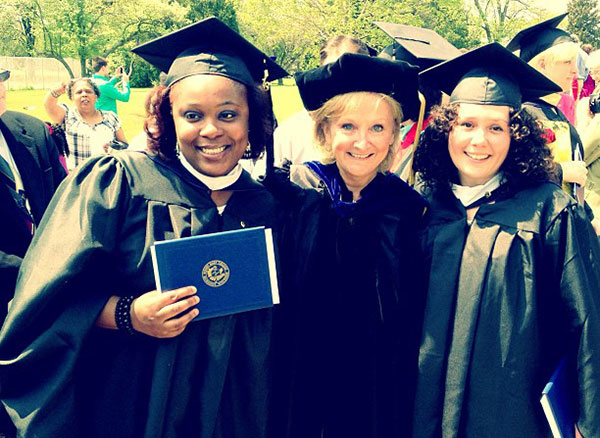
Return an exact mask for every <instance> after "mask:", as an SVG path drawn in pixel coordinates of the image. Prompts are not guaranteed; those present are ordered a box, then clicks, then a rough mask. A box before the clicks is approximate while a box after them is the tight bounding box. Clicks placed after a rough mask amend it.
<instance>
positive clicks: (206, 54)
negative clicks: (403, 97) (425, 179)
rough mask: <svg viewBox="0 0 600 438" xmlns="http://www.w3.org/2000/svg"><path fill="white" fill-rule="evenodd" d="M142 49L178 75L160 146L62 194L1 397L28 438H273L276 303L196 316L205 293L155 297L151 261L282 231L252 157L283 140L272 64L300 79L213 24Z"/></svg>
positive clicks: (7, 349) (11, 345)
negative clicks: (179, 248) (272, 92)
mask: <svg viewBox="0 0 600 438" xmlns="http://www.w3.org/2000/svg"><path fill="white" fill-rule="evenodd" d="M196 44H200V45H199V46H196ZM167 48H168V50H167ZM133 51H134V53H136V54H138V55H140V56H142V57H144V59H147V60H151V61H152V62H154V65H156V66H157V67H158V68H160V69H161V70H163V71H168V77H167V79H166V82H165V85H164V86H158V87H157V88H156V89H155V93H156V94H157V99H156V100H155V101H154V103H153V108H152V109H153V115H154V118H155V120H156V121H157V123H158V124H157V127H158V131H157V132H153V133H151V134H150V135H151V136H152V139H153V142H152V148H151V151H149V152H148V153H145V152H139V151H131V152H129V151H118V152H115V153H114V154H111V155H105V156H100V157H94V158H91V159H90V160H88V161H87V162H85V163H83V164H82V165H80V166H79V167H78V168H77V170H76V171H75V172H74V173H73V175H72V176H70V177H69V178H68V179H67V180H66V181H65V183H64V184H63V185H61V187H60V189H59V190H58V192H57V193H56V195H55V197H54V198H53V201H52V204H51V207H50V208H52V214H51V215H49V216H48V218H47V219H46V220H45V221H44V224H43V225H42V227H41V228H40V230H39V231H40V232H39V236H36V239H35V241H34V243H33V244H32V247H31V249H30V251H29V252H28V254H27V256H26V257H25V261H24V262H23V267H22V271H21V275H20V278H19V282H18V285H17V291H16V296H15V299H14V301H13V305H12V306H11V309H10V311H9V315H8V318H7V321H6V323H5V325H4V327H3V328H2V331H1V332H0V382H2V384H1V385H0V398H1V399H2V402H3V403H4V404H5V405H6V406H8V408H9V411H10V415H11V416H12V418H13V420H14V422H15V424H16V426H17V428H18V430H19V436H24V437H36V436H38V437H86V438H100V437H103V438H105V437H111V438H181V437H184V436H194V437H196V438H215V437H236V438H264V437H265V436H266V421H267V411H266V409H267V402H268V400H269V388H270V387H269V378H270V372H269V368H268V367H269V359H270V344H271V317H272V309H263V310H258V311H253V312H245V313H239V314H236V315H229V316H224V317H220V318H211V319H205V320H201V321H194V322H192V319H193V318H195V317H196V316H198V314H199V312H202V303H201V302H200V303H199V298H198V296H197V295H196V290H195V288H194V287H183V288H180V289H176V290H172V291H168V292H165V293H160V292H159V291H157V290H155V281H154V275H153V268H152V260H151V255H150V254H151V247H152V245H153V244H154V242H156V241H160V240H167V239H176V238H180V237H188V236H196V235H200V234H208V233H214V232H218V231H225V230H236V229H241V228H244V227H256V226H267V227H273V226H274V225H276V206H275V202H274V200H273V198H272V196H270V195H269V193H268V192H267V191H266V189H265V188H264V187H263V186H262V185H260V184H259V183H257V182H256V181H254V180H252V178H251V177H250V176H249V175H248V173H246V172H244V171H243V170H242V168H241V166H240V165H239V160H240V158H241V156H242V155H243V153H244V151H245V150H246V147H247V146H248V143H249V142H250V143H251V147H252V150H253V151H254V153H255V154H256V155H258V154H259V153H260V152H261V151H262V150H263V148H264V147H265V144H266V143H267V142H268V141H269V139H270V137H271V136H272V131H273V127H272V125H273V119H272V114H273V111H272V108H271V106H270V104H269V100H268V98H267V96H266V94H265V90H264V88H263V87H262V83H263V78H265V69H266V70H268V76H267V78H266V79H267V80H276V79H278V78H279V77H282V76H286V75H287V72H286V71H285V70H283V69H282V68H281V67H279V66H278V65H277V64H275V63H274V62H272V61H270V60H269V59H268V57H267V56H266V55H265V54H264V53H262V52H261V51H259V50H258V49H257V48H256V47H254V46H253V45H252V44H250V43H249V42H248V41H246V40H245V39H243V38H242V37H241V36H239V35H238V34H237V33H236V32H234V31H233V30H231V29H229V28H228V27H227V26H226V25H225V24H223V23H222V22H221V21H219V20H218V19H216V18H214V17H213V18H208V19H206V20H203V21H201V22H198V23H195V24H192V25H190V26H187V27H185V28H183V29H180V30H178V31H175V32H172V33H170V34H168V35H165V36H163V37H159V38H157V39H155V40H152V41H150V42H148V43H146V44H143V45H141V46H139V47H137V48H135V49H134V50H133ZM163 55H164V56H163ZM215 71H216V72H217V74H214V73H215ZM109 114H112V113H109ZM248 256H249V257H251V256H252V255H251V254H250V255H248ZM197 304H199V306H198V308H194V307H195V306H196V305H197Z"/></svg>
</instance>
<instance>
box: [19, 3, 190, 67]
mask: <svg viewBox="0 0 600 438" xmlns="http://www.w3.org/2000/svg"><path fill="white" fill-rule="evenodd" d="M9 1H12V4H11V6H12V7H11V8H10V9H11V10H12V11H13V13H14V15H15V17H16V18H17V23H19V24H20V26H19V28H18V29H17V34H18V35H19V39H20V47H21V49H22V50H23V51H25V52H26V53H27V54H28V55H35V56H45V57H51V58H55V59H57V60H58V61H59V62H61V63H62V64H63V66H64V67H65V69H66V70H67V72H68V73H69V75H70V76H71V77H73V72H72V70H71V68H70V66H69V64H68V63H67V62H66V60H65V59H66V58H67V57H75V58H78V59H79V61H80V65H81V72H82V75H87V73H88V60H89V59H90V58H92V57H94V56H98V55H102V56H108V55H110V54H112V53H114V52H115V51H117V50H119V49H121V48H123V47H128V46H131V45H133V44H134V43H135V42H137V41H140V40H145V39H148V38H151V37H153V36H156V35H158V34H160V33H163V32H165V31H166V29H170V28H172V27H173V26H179V25H181V24H182V23H183V22H184V20H185V18H184V16H185V13H186V12H187V10H186V9H185V8H183V7H182V6H180V5H179V4H173V3H172V2H170V1H169V0H135V1H128V0H9ZM16 46H18V45H16ZM16 46H15V48H16Z"/></svg>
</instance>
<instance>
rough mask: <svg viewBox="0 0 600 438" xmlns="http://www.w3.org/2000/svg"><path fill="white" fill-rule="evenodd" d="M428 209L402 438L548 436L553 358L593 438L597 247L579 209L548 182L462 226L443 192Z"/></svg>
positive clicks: (598, 376) (597, 381) (599, 307)
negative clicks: (562, 366)
mask: <svg viewBox="0 0 600 438" xmlns="http://www.w3.org/2000/svg"><path fill="white" fill-rule="evenodd" d="M430 203H431V207H430V210H429V211H428V221H427V225H428V228H427V229H426V232H425V238H424V242H425V247H426V251H427V259H426V261H427V265H428V268H429V270H430V276H429V291H428V295H427V303H426V310H425V321H424V326H423V340H422V344H421V349H420V354H419V377H418V384H417V394H416V401H415V428H414V434H413V437H415V438H417V437H418V438H434V437H436V438H438V437H445V438H450V437H452V438H475V437H477V438H480V437H486V438H495V437H498V438H500V437H503V438H504V437H509V436H523V437H531V438H533V437H548V438H549V437H551V432H550V428H549V426H548V423H547V422H546V420H545V417H544V414H543V410H542V406H541V404H540V402H539V400H540V396H541V392H542V390H543V388H544V385H545V384H546V382H547V381H548V379H549V377H550V375H551V374H552V371H553V369H554V368H555V366H556V365H557V364H558V362H559V360H560V359H561V358H562V357H563V356H565V355H567V356H568V357H569V359H570V361H571V363H572V364H573V365H574V369H576V376H575V377H576V383H574V384H573V389H574V392H575V393H576V394H577V396H578V405H579V416H578V418H579V420H578V425H579V428H580V430H581V432H582V434H583V436H584V437H596V436H600V354H599V352H600V257H599V255H600V253H599V251H600V249H599V248H598V239H597V238H596V236H595V233H594V231H593V229H592V227H591V225H590V223H589V221H588V220H587V218H586V216H585V212H584V211H583V209H582V208H580V207H578V206H577V205H576V203H575V201H574V200H573V199H572V198H570V197H569V196H568V195H566V194H565V193H564V192H563V191H562V190H561V189H560V188H559V187H558V186H556V185H554V184H551V183H544V184H541V185H538V186H536V187H533V188H528V189H523V190H521V191H519V192H517V193H515V194H514V195H512V196H510V197H508V198H506V199H503V200H498V201H497V202H496V203H494V204H487V205H482V206H481V207H480V208H479V210H478V212H477V214H476V216H475V218H474V220H473V223H472V225H471V226H470V227H469V226H468V225H467V222H466V213H465V210H464V208H463V207H462V205H461V204H460V203H459V201H458V200H457V199H456V198H455V197H454V196H453V195H452V193H451V192H450V190H449V189H447V190H441V191H437V192H435V193H434V194H433V196H431V197H430Z"/></svg>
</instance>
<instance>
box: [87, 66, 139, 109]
mask: <svg viewBox="0 0 600 438" xmlns="http://www.w3.org/2000/svg"><path fill="white" fill-rule="evenodd" d="M93 63H94V64H93V66H92V68H93V70H94V76H92V78H93V79H94V82H95V83H96V85H97V86H98V88H99V89H100V97H98V101H97V102H96V109H99V110H103V111H112V112H114V113H115V114H117V100H120V101H121V102H129V95H130V93H131V90H130V88H129V76H128V75H127V74H126V73H125V72H124V71H123V67H119V68H117V71H116V74H115V76H113V77H112V78H111V77H110V73H109V69H108V61H107V60H106V59H105V58H102V57H101V56H98V57H97V58H94V60H93ZM119 82H120V86H119Z"/></svg>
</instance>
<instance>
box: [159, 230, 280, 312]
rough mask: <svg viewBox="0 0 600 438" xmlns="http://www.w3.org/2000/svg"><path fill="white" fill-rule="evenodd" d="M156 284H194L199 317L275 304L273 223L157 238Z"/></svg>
mask: <svg viewBox="0 0 600 438" xmlns="http://www.w3.org/2000/svg"><path fill="white" fill-rule="evenodd" d="M151 251H152V262H153V264H154V278H155V280H156V288H157V290H159V291H161V292H164V291H167V290H172V289H177V288H179V287H184V286H195V287H196V289H197V290H198V292H197V295H198V296H199V297H200V303H199V304H198V306H197V308H198V310H199V312H200V313H199V315H198V316H197V317H196V318H195V319H196V320H200V319H207V318H214V317H217V316H223V315H230V314H234V313H239V312H246V311H249V310H256V309H263V308H267V307H272V306H273V305H274V304H278V303H279V290H278V285H277V269H276V264H275V252H274V248H273V236H272V233H271V229H269V228H264V227H256V228H246V229H242V230H234V231H224V232H221V233H213V234H204V235H201V236H193V237H184V238H181V239H175V240H165V241H162V242H156V243H155V244H154V245H153V246H152V248H151Z"/></svg>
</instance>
